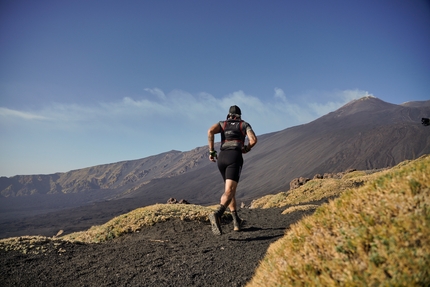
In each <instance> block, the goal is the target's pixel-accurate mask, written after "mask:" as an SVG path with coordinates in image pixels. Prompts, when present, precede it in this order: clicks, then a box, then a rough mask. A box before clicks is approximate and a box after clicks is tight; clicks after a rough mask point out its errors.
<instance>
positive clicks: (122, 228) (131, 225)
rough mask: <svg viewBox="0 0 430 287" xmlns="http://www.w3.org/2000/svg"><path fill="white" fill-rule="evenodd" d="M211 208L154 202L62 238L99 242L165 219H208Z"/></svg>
mask: <svg viewBox="0 0 430 287" xmlns="http://www.w3.org/2000/svg"><path fill="white" fill-rule="evenodd" d="M213 210H214V208H212V207H204V206H200V205H193V204H155V205H151V206H146V207H142V208H138V209H135V210H133V211H131V212H129V213H126V214H123V215H120V216H117V217H115V218H113V219H112V220H110V221H108V222H106V223H105V224H103V225H99V226H93V227H91V228H90V229H89V230H87V231H81V232H75V233H72V234H68V235H65V236H63V239H65V240H70V241H80V242H87V243H100V242H105V241H107V240H110V239H113V238H116V237H119V236H121V235H123V234H126V233H132V232H136V231H139V230H141V229H142V228H145V227H148V226H152V225H154V224H156V223H158V222H163V221H167V220H173V219H179V220H184V221H192V220H195V221H208V215H209V213H210V212H212V211H213ZM226 216H228V214H226Z"/></svg>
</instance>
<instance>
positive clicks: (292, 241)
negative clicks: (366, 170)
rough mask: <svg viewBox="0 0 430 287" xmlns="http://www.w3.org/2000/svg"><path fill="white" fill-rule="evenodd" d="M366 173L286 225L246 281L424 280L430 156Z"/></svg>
mask: <svg viewBox="0 0 430 287" xmlns="http://www.w3.org/2000/svg"><path fill="white" fill-rule="evenodd" d="M370 177H371V178H367V179H366V183H365V184H364V185H363V186H361V187H359V188H353V189H348V190H346V191H345V192H343V194H342V195H341V196H340V197H339V198H338V199H336V200H333V201H331V202H330V203H329V204H325V205H322V206H321V207H319V208H318V209H317V210H316V212H315V213H314V214H313V215H312V216H309V217H307V218H305V219H303V220H302V221H300V222H299V223H297V224H295V225H294V226H292V227H291V229H290V230H288V231H287V232H286V234H285V236H284V237H283V238H282V239H280V240H278V241H277V242H275V243H273V244H272V245H271V246H270V247H269V249H268V252H267V254H266V256H265V258H264V259H263V260H262V262H261V263H260V266H259V267H258V268H257V270H256V273H255V275H254V277H253V279H252V281H251V282H250V283H249V284H248V285H247V286H248V287H251V286H296V285H300V286H302V285H308V286H315V285H317V286H379V285H386V286H429V285H430V196H429V194H430V188H429V186H430V156H424V157H421V158H420V159H418V160H415V161H412V162H403V163H401V164H399V165H398V166H396V167H394V168H392V169H390V170H387V171H383V172H380V173H376V174H373V175H371V176H370ZM314 184H315V183H314ZM302 188H303V189H306V188H309V187H305V186H304V187H302ZM317 193H318V192H317ZM311 196H313V195H312V194H311ZM318 196H320V195H316V197H318ZM299 197H300V196H298V195H291V196H290V198H289V196H288V195H287V194H283V195H274V196H272V197H268V198H266V199H265V200H264V203H263V200H262V202H260V203H261V204H263V206H264V207H266V208H267V207H270V205H271V204H273V205H274V206H282V204H283V203H285V204H292V203H296V204H297V203H298V202H303V201H302V200H301V199H299ZM280 198H281V200H280ZM281 202H283V203H281Z"/></svg>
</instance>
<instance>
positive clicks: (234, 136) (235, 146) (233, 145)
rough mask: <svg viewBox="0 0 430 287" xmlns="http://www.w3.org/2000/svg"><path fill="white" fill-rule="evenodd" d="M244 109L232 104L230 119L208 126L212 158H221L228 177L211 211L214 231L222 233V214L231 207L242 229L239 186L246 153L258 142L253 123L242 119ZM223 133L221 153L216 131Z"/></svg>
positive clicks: (210, 156)
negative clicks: (239, 211) (214, 207)
mask: <svg viewBox="0 0 430 287" xmlns="http://www.w3.org/2000/svg"><path fill="white" fill-rule="evenodd" d="M241 116H242V112H241V110H240V108H239V107H238V106H231V107H230V110H229V112H228V115H227V120H225V121H220V122H218V123H216V124H214V125H213V126H211V127H210V128H209V130H208V142H209V160H210V161H213V162H216V160H217V158H218V169H219V171H220V172H221V175H222V178H223V179H224V185H225V189H224V193H223V195H222V196H221V203H220V206H219V208H218V210H217V211H216V212H214V213H211V214H210V215H209V220H210V222H211V225H212V232H213V233H214V234H215V235H221V234H222V230H221V216H222V215H223V213H224V212H225V210H226V209H227V207H228V208H229V209H230V211H231V213H232V216H233V225H234V230H235V231H239V230H240V226H241V223H242V219H240V218H239V216H238V215H237V210H236V198H235V195H236V188H237V184H238V182H239V178H240V172H241V171H242V165H243V158H242V153H247V152H249V151H250V150H251V148H252V147H253V146H255V144H256V143H257V137H256V136H255V134H254V131H253V130H252V127H251V125H250V124H249V123H247V122H245V121H242V119H241ZM218 133H221V151H220V153H219V157H218V156H217V152H216V150H214V138H215V134H218ZM245 137H248V145H245Z"/></svg>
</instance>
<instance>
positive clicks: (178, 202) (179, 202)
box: [167, 197, 190, 204]
mask: <svg viewBox="0 0 430 287" xmlns="http://www.w3.org/2000/svg"><path fill="white" fill-rule="evenodd" d="M167 204H190V203H189V202H188V201H186V200H185V199H181V200H179V201H177V200H176V198H173V197H171V198H169V200H168V201H167Z"/></svg>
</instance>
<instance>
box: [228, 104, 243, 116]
mask: <svg viewBox="0 0 430 287" xmlns="http://www.w3.org/2000/svg"><path fill="white" fill-rule="evenodd" d="M228 113H229V114H233V115H239V116H241V115H242V111H241V110H240V108H239V107H238V106H231V107H230V110H229V111H228Z"/></svg>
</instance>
